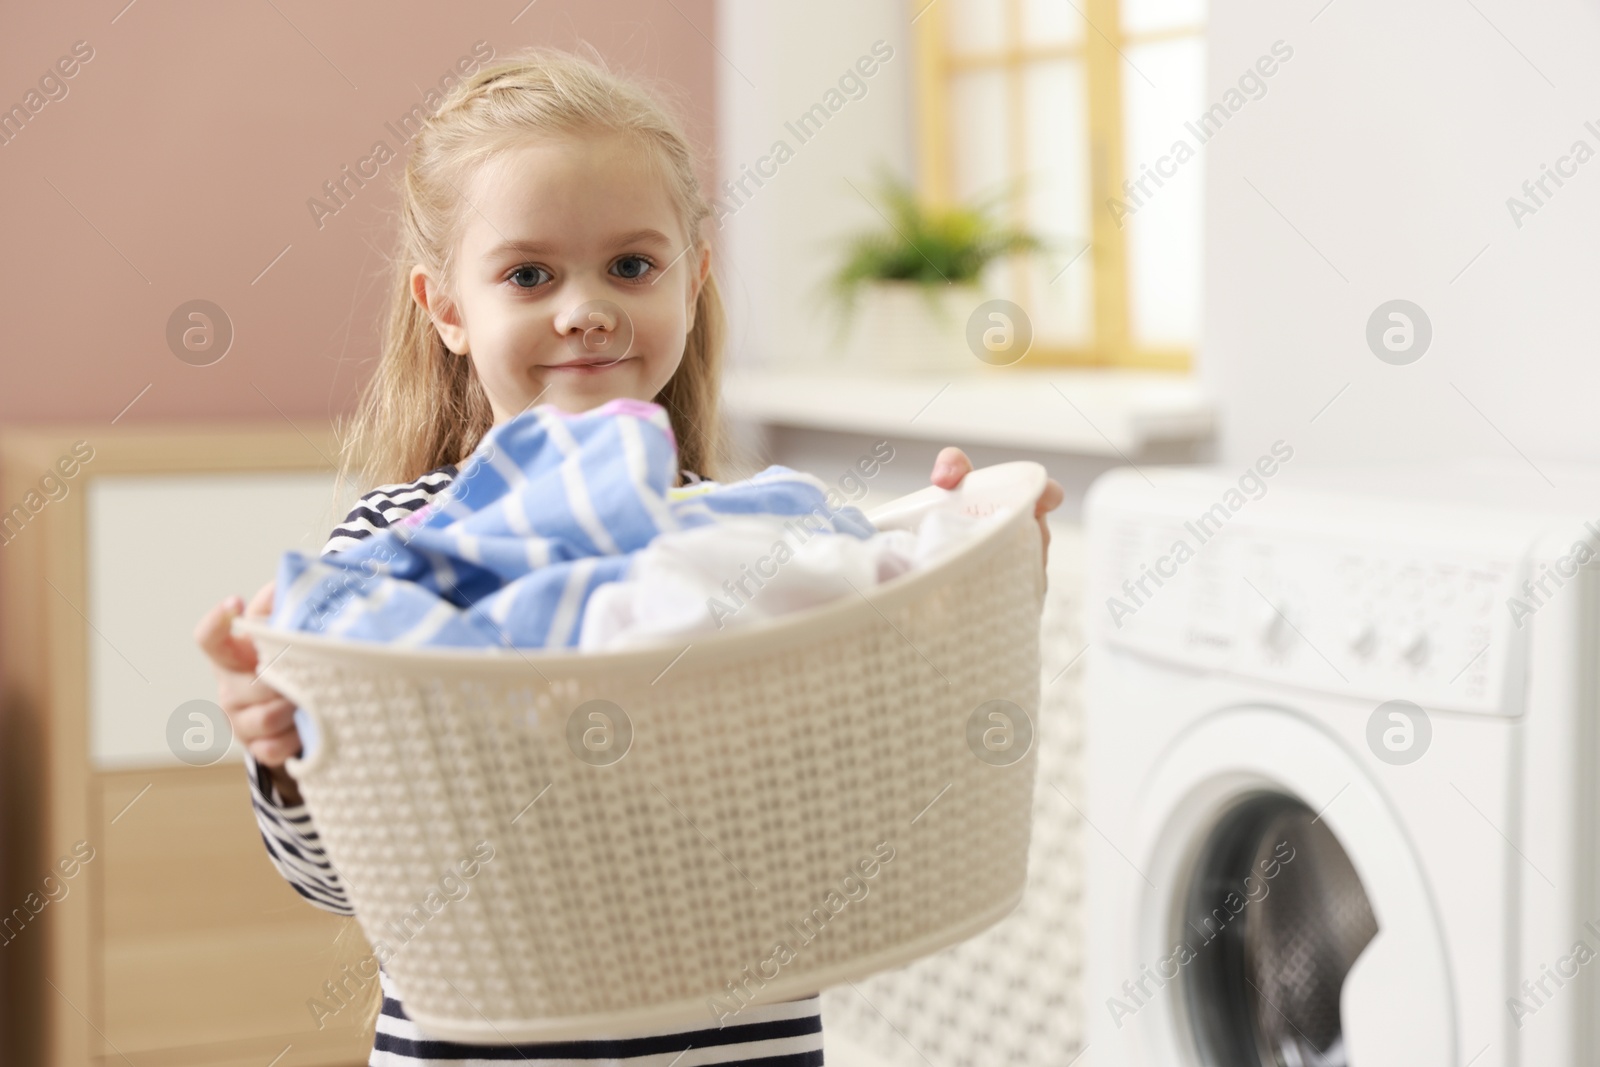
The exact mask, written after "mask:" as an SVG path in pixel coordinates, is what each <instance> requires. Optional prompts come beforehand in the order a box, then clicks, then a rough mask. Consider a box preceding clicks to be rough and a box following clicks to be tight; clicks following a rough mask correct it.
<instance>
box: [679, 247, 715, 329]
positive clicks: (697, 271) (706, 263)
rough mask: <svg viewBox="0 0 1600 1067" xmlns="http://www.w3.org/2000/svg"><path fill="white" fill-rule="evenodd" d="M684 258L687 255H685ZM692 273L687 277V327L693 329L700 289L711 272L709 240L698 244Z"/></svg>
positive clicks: (698, 304)
mask: <svg viewBox="0 0 1600 1067" xmlns="http://www.w3.org/2000/svg"><path fill="white" fill-rule="evenodd" d="M684 258H685V259H687V258H688V257H687V256H685V257H684ZM696 260H697V262H696V263H695V265H694V273H693V274H692V275H690V277H689V319H688V321H689V327H688V328H689V329H691V330H692V329H694V311H695V308H697V307H699V306H700V290H701V289H702V288H703V287H704V286H705V284H706V277H707V276H708V275H709V274H710V273H711V245H710V243H709V242H705V243H702V244H701V245H700V254H699V255H698V256H697V257H696Z"/></svg>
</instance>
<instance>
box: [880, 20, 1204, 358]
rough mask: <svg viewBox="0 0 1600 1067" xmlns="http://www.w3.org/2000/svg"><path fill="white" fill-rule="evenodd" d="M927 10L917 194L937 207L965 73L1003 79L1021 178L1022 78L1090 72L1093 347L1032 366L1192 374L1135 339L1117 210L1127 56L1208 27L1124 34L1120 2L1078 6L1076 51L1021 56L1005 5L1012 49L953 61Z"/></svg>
mask: <svg viewBox="0 0 1600 1067" xmlns="http://www.w3.org/2000/svg"><path fill="white" fill-rule="evenodd" d="M911 2H912V4H913V5H916V4H918V3H921V4H922V6H921V7H920V8H919V10H918V12H917V14H916V15H914V16H913V19H912V25H911V28H912V51H913V55H914V68H915V74H914V78H915V82H914V86H913V90H914V91H913V95H914V96H915V98H916V119H917V123H916V124H917V130H916V144H917V188H918V193H919V195H920V196H921V197H922V199H923V201H924V202H925V203H927V204H928V205H930V206H933V207H944V206H949V205H950V204H951V203H952V201H953V195H952V170H953V168H952V165H951V158H950V152H951V135H950V130H951V112H950V92H949V89H950V80H951V78H952V76H954V75H955V74H957V73H961V72H965V71H970V70H975V69H989V70H993V69H998V70H1000V71H1002V72H1003V73H1004V75H1005V80H1006V111H1007V114H1006V124H1007V128H1006V143H1007V150H1008V154H1009V162H1008V170H1009V172H1010V173H1011V174H1012V175H1016V174H1019V173H1021V172H1022V170H1023V167H1022V146H1023V140H1022V137H1021V131H1022V129H1023V71H1024V68H1025V66H1026V64H1028V63H1031V62H1037V61H1040V60H1049V59H1065V58H1071V59H1077V60H1080V61H1081V62H1082V64H1083V69H1084V78H1085V82H1086V84H1085V87H1084V88H1085V97H1086V99H1087V101H1088V114H1087V116H1086V118H1087V122H1086V129H1087V131H1088V136H1089V146H1088V148H1089V201H1090V202H1089V218H1090V227H1089V234H1088V238H1089V250H1088V258H1089V262H1090V266H1091V269H1092V271H1093V276H1092V279H1091V293H1092V297H1091V309H1090V342H1089V344H1088V345H1087V346H1080V345H1063V344H1049V343H1044V342H1040V343H1036V344H1035V345H1034V346H1033V349H1032V351H1030V352H1029V354H1028V360H1027V362H1028V363H1032V364H1035V365H1041V366H1042V365H1048V366H1090V367H1116V368H1128V369H1134V368H1139V369H1155V370H1168V371H1179V372H1188V371H1189V370H1191V369H1192V367H1193V362H1194V351H1193V347H1192V346H1186V345H1147V344H1145V345H1141V344H1137V343H1136V342H1135V340H1134V338H1133V331H1132V322H1131V316H1130V290H1131V288H1132V285H1131V279H1130V278H1129V275H1128V244H1127V231H1126V230H1125V229H1123V228H1121V227H1119V226H1118V224H1117V220H1116V219H1115V218H1114V217H1113V215H1112V212H1111V209H1110V203H1111V201H1112V200H1113V199H1121V198H1122V197H1123V192H1122V182H1123V179H1124V178H1125V177H1126V166H1125V162H1126V139H1125V126H1124V122H1125V114H1124V109H1123V102H1122V76H1123V71H1122V64H1123V63H1124V58H1123V51H1124V49H1125V48H1127V47H1130V46H1137V45H1142V44H1154V43H1158V42H1161V41H1168V40H1179V39H1183V38H1188V37H1200V36H1203V35H1204V33H1205V27H1204V26H1203V25H1200V26H1181V27H1174V28H1170V29H1163V30H1155V31H1147V32H1140V33H1126V32H1124V31H1123V29H1122V18H1121V10H1120V6H1119V0H1078V2H1079V3H1080V4H1081V5H1082V7H1081V8H1079V10H1080V11H1081V12H1082V14H1083V15H1084V17H1085V20H1086V25H1085V26H1084V28H1083V31H1082V36H1081V37H1080V39H1079V40H1078V41H1076V42H1073V43H1070V44H1057V45H1044V46H1032V47H1023V46H1022V44H1021V39H1022V0H999V2H1000V3H1002V4H1003V5H1004V20H1005V44H1004V46H1003V47H1002V48H1000V49H998V50H992V51H986V52H978V53H966V54H962V55H959V56H957V55H953V54H952V53H951V52H950V49H949V47H948V39H947V36H946V25H945V18H944V11H943V7H944V5H943V4H941V3H940V2H939V0H911ZM1008 203H1009V210H1010V215H1011V219H1010V221H1011V222H1013V223H1014V224H1019V225H1020V224H1024V223H1025V222H1026V221H1027V220H1026V217H1025V215H1024V214H1023V202H1022V195H1021V192H1020V191H1015V192H1013V195H1012V196H1011V197H1010V198H1009V201H1008ZM1024 262H1025V259H1024V256H1023V255H1015V256H1012V257H1011V258H1010V269H1011V270H1012V272H1013V274H1012V276H1013V278H1014V279H1015V281H1016V283H1017V285H1016V290H1017V291H1018V292H1025V291H1026V287H1025V285H1024V283H1023V277H1024Z"/></svg>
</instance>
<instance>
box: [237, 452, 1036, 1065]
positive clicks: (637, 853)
mask: <svg viewBox="0 0 1600 1067" xmlns="http://www.w3.org/2000/svg"><path fill="white" fill-rule="evenodd" d="M1044 483H1045V473H1044V469H1043V468H1042V467H1040V466H1039V465H1038V464H1036V463H1028V462H1018V463H1006V464H1001V465H999V466H995V467H989V468H985V469H983V470H978V471H974V472H972V473H970V474H969V475H967V477H966V478H965V479H964V481H963V483H962V485H961V487H960V488H959V489H957V490H954V491H953V492H947V491H946V490H942V489H938V488H935V487H929V488H927V489H923V490H921V491H920V492H917V493H913V494H911V495H910V496H907V497H902V498H900V499H899V500H896V501H894V502H892V503H890V504H888V505H885V506H884V507H882V508H879V509H876V510H875V511H873V512H871V513H869V517H870V518H872V520H873V521H874V523H876V524H877V525H878V526H879V527H880V528H885V529H889V528H896V527H899V528H909V527H910V526H911V525H912V524H913V523H914V522H915V521H916V520H917V518H919V517H920V516H921V515H922V514H924V513H925V512H926V511H927V510H928V509H929V508H930V507H932V506H933V505H934V504H935V503H938V502H939V501H941V500H946V499H948V498H949V497H950V496H951V495H954V496H955V497H956V498H957V499H958V500H959V501H960V502H961V505H962V507H963V508H964V509H967V510H970V511H971V512H973V513H993V512H997V511H998V512H1001V513H1003V515H1002V517H1001V518H1000V519H997V520H996V522H995V524H994V525H993V526H991V527H989V528H988V529H986V530H985V531H984V532H983V533H982V534H981V535H980V536H979V537H978V538H976V539H975V540H974V541H972V542H971V543H969V544H965V545H963V546H962V547H961V548H960V549H959V550H957V551H955V552H953V553H952V554H950V555H948V556H947V557H945V558H943V559H941V560H939V561H937V562H935V563H933V564H931V565H930V566H928V567H925V568H921V569H919V570H916V571H913V572H911V573H908V574H905V575H902V576H901V577H899V578H896V579H893V580H891V581H889V582H886V583H884V584H882V585H879V586H875V587H873V588H871V589H866V590H863V591H862V594H863V595H862V596H859V597H856V596H852V597H850V598H849V599H846V600H842V601H837V602H834V603H830V604H826V605H822V606H820V607H817V608H813V609H810V610H807V611H804V612H799V613H796V614H793V615H788V616H784V617H781V618H778V619H774V620H770V621H768V622H766V623H763V624H760V625H758V626H752V627H750V628H748V629H743V630H731V629H730V630H727V631H723V632H721V633H718V634H715V635H712V636H708V637H696V638H694V639H693V640H692V641H691V640H684V641H679V642H676V643H672V644H665V643H664V644H662V645H660V646H657V647H654V648H650V649H641V650H630V651H627V652H617V653H598V654H596V653H577V652H571V651H565V650H563V651H559V652H556V651H549V652H547V651H542V650H524V651H520V652H519V651H508V650H465V651H464V650H442V649H441V650H432V649H424V650H416V649H406V650H393V649H389V648H386V647H384V646H381V645H373V644H367V643H357V642H351V641H342V640H336V639H330V638H326V637H321V636H317V635H311V634H294V633H282V632H278V631H274V630H271V629H269V628H267V627H266V626H264V625H262V624H261V623H259V622H256V621H246V620H239V621H238V622H236V624H235V625H236V627H237V628H238V629H239V631H240V632H242V633H247V634H249V635H250V636H251V637H252V638H254V639H255V641H256V644H257V646H258V649H259V652H260V655H261V661H262V662H263V663H264V664H267V665H268V666H267V667H266V668H265V671H264V677H265V679H266V680H267V681H268V682H269V683H270V684H271V685H273V686H274V687H276V688H277V689H278V690H280V691H281V692H283V693H284V694H285V695H287V696H288V697H289V698H290V699H292V700H294V701H295V702H296V703H297V704H299V706H300V707H301V709H302V710H304V711H305V712H306V713H307V714H308V715H310V717H311V718H312V720H313V725H314V727H315V731H316V733H317V735H318V742H317V744H316V745H315V747H314V749H312V748H309V747H308V752H307V755H306V758H305V759H291V760H290V761H289V764H288V769H289V772H290V773H291V774H292V775H293V776H294V777H295V779H296V780H297V781H298V783H299V787H300V790H301V793H302V794H303V796H304V797H305V800H306V803H307V804H308V805H309V806H310V809H311V811H312V813H313V815H314V817H315V820H316V824H317V826H318V827H319V829H320V831H321V834H322V837H323V840H324V844H325V846H326V849H327V853H328V857H329V859H330V860H331V862H332V863H333V865H334V866H335V868H336V869H337V870H338V871H339V873H340V874H341V875H342V876H343V878H344V880H345V882H346V884H347V885H348V887H349V891H350V896H351V900H352V902H353V903H354V905H355V908H356V913H357V917H358V919H359V921H360V923H361V926H362V929H363V930H364V931H365V933H366V935H367V937H368V939H369V941H371V942H372V944H373V945H374V947H375V948H378V949H379V959H380V961H383V963H384V968H385V970H387V971H388V972H389V974H390V975H391V977H392V978H393V980H394V982H395V984H396V986H397V987H398V988H399V990H400V991H401V994H402V997H403V1000H404V1003H405V1008H406V1012H407V1014H408V1015H410V1016H411V1018H412V1019H413V1020H414V1021H415V1022H416V1024H417V1025H418V1026H419V1027H420V1028H421V1029H422V1030H423V1031H425V1032H427V1033H428V1034H430V1035H433V1036H436V1037H440V1038H445V1039H450V1040H457V1041H471V1042H480V1043H486V1044H506V1043H512V1042H522V1041H557V1040H566V1039H574V1038H590V1037H605V1036H615V1037H626V1036H632V1035H636V1034H640V1033H645V1032H649V1031H654V1030H659V1029H663V1028H668V1027H683V1028H688V1027H694V1026H707V1025H715V1024H716V1023H717V1022H719V1021H737V1019H738V1015H737V1011H738V1009H740V1008H742V1007H744V1006H748V1005H749V1004H752V1003H770V1002H773V1001H778V1000H786V999H794V998H797V997H802V996H806V995H809V994H811V993H814V992H816V991H818V990H820V989H822V988H824V987H827V986H830V985H835V984H840V983H843V982H845V981H853V980H857V979H861V978H864V977H866V976H868V975H871V974H874V973H876V972H879V971H882V970H886V969H889V968H893V967H897V966H901V965H903V964H906V963H909V962H911V961H912V960H915V959H917V958H919V957H922V956H925V955H928V954H930V953H933V952H935V951H937V950H939V949H941V948H944V947H946V946H948V945H951V944H954V943H956V942H958V941H961V940H963V939H965V938H968V937H970V936H972V935H973V934H975V933H977V932H979V931H980V930H983V929H984V928H986V927H988V926H990V925H991V924H993V923H995V922H997V921H998V920H1000V919H1001V918H1004V917H1005V916H1006V915H1007V914H1008V913H1009V912H1010V911H1011V910H1012V909H1013V908H1014V907H1015V906H1016V904H1017V902H1018V901H1019V900H1020V899H1021V896H1022V892H1023V888H1024V886H1025V883H1026V880H1027V858H1028V841H1029V836H1030V829H1031V826H1030V822H1031V811H1032V795H1033V779H1034V766H1035V754H1036V750H1037V746H1036V745H1034V744H1033V743H1032V729H1033V724H1034V723H1035V722H1036V721H1037V711H1038V699H1039V616H1040V610H1041V607H1042V604H1043V595H1044V574H1043V568H1042V566H1041V552H1040V539H1039V529H1038V524H1037V522H1036V521H1035V520H1034V518H1033V505H1034V502H1035V501H1036V500H1037V499H1038V497H1039V494H1040V492H1041V491H1042V490H1043V488H1044ZM685 646H687V648H686V647H685ZM591 701H604V702H609V706H608V705H606V704H591V703H589V702H591ZM615 709H621V711H620V712H618V711H617V710H615ZM597 710H599V711H603V712H605V714H604V715H602V717H600V718H595V717H593V716H592V715H591V712H595V711H597ZM608 720H609V721H608ZM630 731H631V738H630V737H629V736H628V735H629V733H630ZM619 753H620V756H619ZM480 842H488V843H489V846H490V847H491V848H492V850H493V855H492V858H490V859H488V860H486V861H485V860H484V859H483V858H482V857H483V855H484V853H485V850H484V848H483V846H482V845H481V844H480ZM886 856H888V857H889V858H887V859H886V858H885V857H886ZM469 870H470V871H471V872H472V876H471V877H467V876H466V873H465V872H466V871H469ZM869 870H870V871H871V873H870V874H869V873H868V871H869ZM447 875H448V876H447ZM380 942H382V943H383V944H384V945H386V946H387V947H388V949H389V950H390V952H389V953H388V954H387V955H386V954H385V953H384V951H383V948H381V947H380ZM780 943H781V944H782V945H786V946H787V947H788V949H789V952H788V953H784V952H782V951H780V950H779V945H780Z"/></svg>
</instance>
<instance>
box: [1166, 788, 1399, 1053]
mask: <svg viewBox="0 0 1600 1067" xmlns="http://www.w3.org/2000/svg"><path fill="white" fill-rule="evenodd" d="M1180 921H1181V926H1180V927H1179V928H1178V929H1177V930H1176V931H1175V935H1176V937H1177V938H1178V939H1179V940H1180V941H1181V942H1183V943H1186V944H1188V945H1189V946H1190V947H1191V951H1192V952H1193V957H1192V958H1191V959H1190V960H1189V962H1188V964H1187V966H1186V967H1185V968H1184V976H1185V977H1184V983H1183V984H1184V990H1183V999H1184V1003H1185V1006H1186V1009H1187V1014H1188V1018H1189V1020H1190V1023H1191V1025H1192V1027H1193V1032H1194V1037H1195V1040H1196V1042H1197V1045H1198V1051H1199V1054H1200V1062H1201V1063H1203V1064H1206V1065H1207V1067H1348V1064H1349V1058H1348V1055H1347V1053H1346V1049H1345V1040H1344V1031H1343V1026H1342V1021H1341V1018H1340V993H1341V991H1342V989H1343V987H1344V981H1345V977H1346V975H1348V974H1349V973H1350V968H1351V966H1352V965H1353V964H1354V963H1355V961H1356V958H1357V957H1358V956H1360V955H1361V952H1362V950H1364V949H1365V948H1366V947H1367V945H1368V944H1369V943H1370V942H1371V941H1372V939H1373V938H1374V937H1376V936H1377V934H1378V923H1377V920H1376V919H1375V918H1374V916H1373V910H1372V904H1371V901H1370V900H1369V899H1368V896H1367V892H1366V890H1365V889H1364V888H1363V886H1362V884H1361V879H1360V877H1359V876H1358V875H1357V874H1356V871H1355V868H1354V867H1353V866H1352V865H1351V862H1350V857H1349V856H1348V855H1347V854H1346V852H1345V850H1344V847H1343V846H1342V845H1340V843H1339V841H1338V839H1337V838H1336V837H1335V836H1334V835H1333V833H1332V831H1330V830H1329V829H1328V826H1327V824H1326V823H1325V822H1323V821H1321V820H1320V819H1319V818H1318V817H1317V816H1316V814H1315V813H1314V812H1313V811H1312V810H1311V809H1310V808H1308V807H1307V806H1306V805H1305V804H1303V803H1301V802H1300V801H1298V800H1296V799H1294V798H1292V797H1289V796H1287V795H1284V794H1281V793H1269V792H1262V793H1257V794H1253V795H1250V796H1248V797H1245V798H1243V799H1242V800H1240V801H1238V802H1236V803H1235V804H1234V805H1233V806H1231V807H1229V808H1228V809H1227V810H1226V811H1225V812H1224V813H1223V815H1222V816H1221V817H1220V818H1219V819H1218V820H1217V822H1216V823H1215V825H1214V826H1213V828H1212V829H1211V831H1210V832H1209V834H1207V836H1206V839H1205V841H1204V843H1203V844H1202V846H1201V848H1200V851H1199V854H1198V857H1197V858H1196V860H1195V864H1194V867H1193V868H1192V873H1191V876H1190V881H1189V886H1188V890H1187V892H1186V894H1185V895H1184V897H1183V898H1182V914H1181V917H1180Z"/></svg>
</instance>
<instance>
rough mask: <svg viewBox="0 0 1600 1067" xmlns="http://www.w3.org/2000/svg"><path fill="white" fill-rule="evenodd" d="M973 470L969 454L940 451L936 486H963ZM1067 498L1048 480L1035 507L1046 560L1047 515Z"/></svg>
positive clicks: (948, 449)
mask: <svg viewBox="0 0 1600 1067" xmlns="http://www.w3.org/2000/svg"><path fill="white" fill-rule="evenodd" d="M971 470H972V460H970V459H968V458H967V454H966V453H965V452H963V451H961V449H959V448H956V447H955V446H953V445H952V446H950V447H949V448H942V449H940V450H939V455H938V458H936V459H935V460H934V461H933V477H932V481H933V484H934V485H937V486H939V487H941V488H943V489H954V488H955V487H956V486H958V485H960V484H961V479H963V478H965V477H966V476H967V474H968V472H969V471H971ZM1065 497H1066V491H1065V490H1063V489H1062V488H1061V483H1060V482H1058V481H1056V480H1055V479H1054V478H1048V479H1046V480H1045V483H1044V492H1042V493H1040V494H1039V502H1038V503H1037V504H1035V505H1034V507H1033V517H1034V518H1035V519H1037V520H1038V522H1039V535H1040V538H1041V539H1042V543H1043V545H1044V558H1045V559H1046V560H1047V561H1048V560H1049V558H1050V524H1049V523H1048V522H1046V521H1045V513H1046V512H1050V511H1054V510H1055V509H1056V508H1058V507H1060V506H1061V501H1062V500H1063V499H1064V498H1065Z"/></svg>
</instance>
